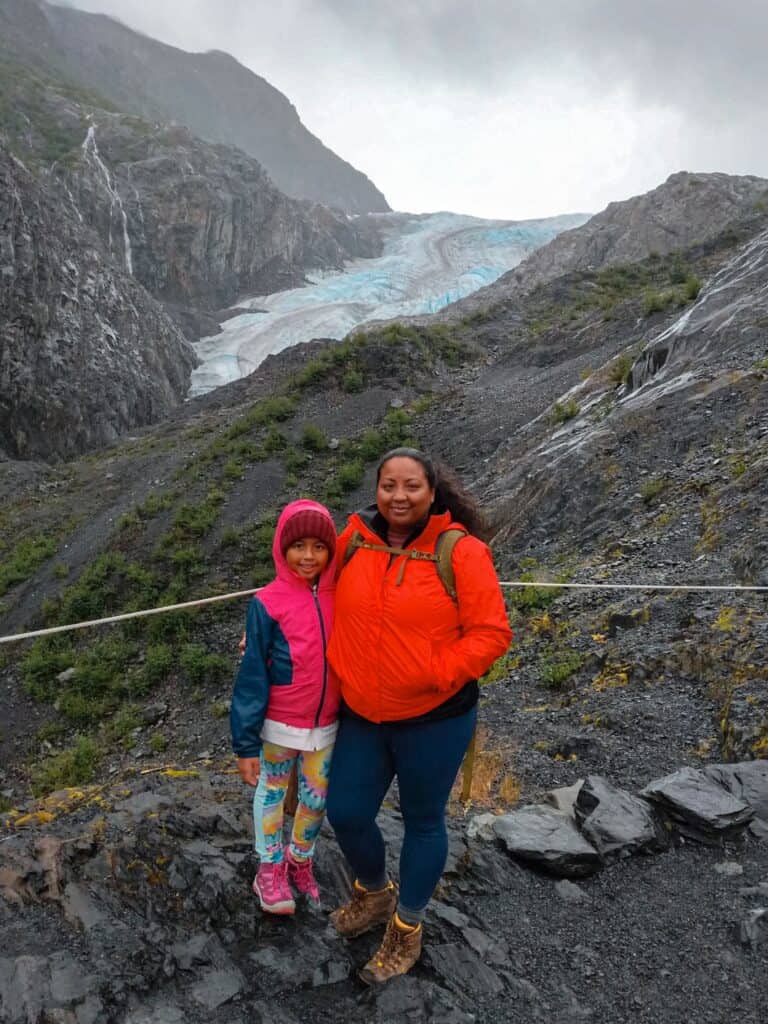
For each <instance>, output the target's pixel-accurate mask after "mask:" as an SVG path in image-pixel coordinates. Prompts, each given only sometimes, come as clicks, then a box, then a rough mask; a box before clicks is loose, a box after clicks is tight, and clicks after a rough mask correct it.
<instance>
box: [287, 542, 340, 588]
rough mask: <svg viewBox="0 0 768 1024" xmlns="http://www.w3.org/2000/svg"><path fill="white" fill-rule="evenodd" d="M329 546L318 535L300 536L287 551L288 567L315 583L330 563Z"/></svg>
mask: <svg viewBox="0 0 768 1024" xmlns="http://www.w3.org/2000/svg"><path fill="white" fill-rule="evenodd" d="M328 554H329V552H328V548H327V547H326V545H325V544H324V543H323V542H322V541H321V540H318V538H317V537H300V538H299V539H298V540H295V541H294V542H293V544H291V545H290V546H289V547H288V548H287V549H286V552H285V560H286V562H287V563H288V568H289V569H291V570H292V571H293V572H295V573H296V575H297V576H301V578H302V579H303V580H306V581H307V582H308V583H314V582H315V580H316V579H317V577H318V576H319V575H320V573H321V572H322V571H323V569H324V568H325V567H326V565H328Z"/></svg>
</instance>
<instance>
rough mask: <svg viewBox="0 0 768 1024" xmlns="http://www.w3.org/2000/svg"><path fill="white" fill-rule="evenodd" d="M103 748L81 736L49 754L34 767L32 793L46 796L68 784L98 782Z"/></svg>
mask: <svg viewBox="0 0 768 1024" xmlns="http://www.w3.org/2000/svg"><path fill="white" fill-rule="evenodd" d="M102 756H103V753H102V750H101V747H100V746H99V744H98V743H97V742H96V740H95V739H92V738H91V737H89V736H78V737H77V738H76V739H75V742H74V743H73V745H72V746H71V747H69V748H68V749H67V750H62V751H61V753H59V754H53V755H52V756H51V757H47V758H46V759H45V760H44V761H42V762H41V763H40V764H38V765H35V766H33V768H32V792H33V793H34V795H35V796H38V797H39V796H45V795H46V793H51V792H53V791H54V790H56V789H64V788H65V787H67V786H84V785H88V783H91V782H94V781H96V778H97V776H98V772H99V768H100V767H101V760H102Z"/></svg>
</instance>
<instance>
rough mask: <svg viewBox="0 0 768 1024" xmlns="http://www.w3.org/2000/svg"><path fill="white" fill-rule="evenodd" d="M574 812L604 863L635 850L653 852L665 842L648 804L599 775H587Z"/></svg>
mask: <svg viewBox="0 0 768 1024" xmlns="http://www.w3.org/2000/svg"><path fill="white" fill-rule="evenodd" d="M574 812H575V815H576V820H577V822H578V823H579V826H580V828H581V832H582V835H583V836H584V837H585V838H586V839H588V840H589V842H590V843H592V845H593V846H594V847H595V849H596V850H597V851H598V853H599V854H600V856H601V857H602V858H603V860H604V861H606V863H607V862H610V861H613V860H619V859H621V858H623V857H630V856H631V855H632V854H634V853H652V852H656V851H657V850H660V849H663V848H664V847H665V846H666V845H667V838H666V836H665V833H664V829H663V827H662V826H661V824H660V822H659V820H658V818H657V817H656V815H655V814H654V812H653V809H652V807H651V805H650V804H649V803H648V802H647V801H646V800H642V799H640V797H636V796H633V795H632V794H631V793H628V792H627V791H626V790H624V789H619V788H618V787H616V786H614V785H612V784H611V783H610V782H608V780H607V779H604V778H603V777H602V776H600V775H588V776H587V778H586V780H585V782H584V785H583V786H582V787H581V789H580V790H579V795H578V797H577V799H576V805H575V807H574Z"/></svg>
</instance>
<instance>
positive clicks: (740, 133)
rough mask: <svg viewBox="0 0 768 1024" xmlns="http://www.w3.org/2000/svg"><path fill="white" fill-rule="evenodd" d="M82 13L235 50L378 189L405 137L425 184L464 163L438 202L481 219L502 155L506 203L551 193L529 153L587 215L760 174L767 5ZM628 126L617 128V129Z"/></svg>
mask: <svg viewBox="0 0 768 1024" xmlns="http://www.w3.org/2000/svg"><path fill="white" fill-rule="evenodd" d="M78 6H82V7H83V8H85V9H88V10H92V11H94V10H98V11H103V12H105V13H110V14H113V15H117V16H119V17H121V18H122V19H123V20H124V21H125V22H126V23H127V24H129V25H132V26H133V27H135V28H138V29H140V30H142V31H144V32H147V33H148V34H150V35H154V36H156V37H157V38H159V39H163V40H164V41H166V42H171V43H174V44H176V45H180V46H183V47H185V48H187V49H202V50H205V49H213V48H217V49H223V50H228V51H229V52H231V53H233V54H234V55H235V56H236V57H238V59H240V60H241V61H243V63H245V64H247V65H248V66H249V67H251V68H252V69H253V70H254V71H256V72H257V73H259V74H262V75H263V76H264V77H266V78H267V79H268V80H269V81H271V82H272V83H273V84H274V85H276V86H277V87H278V88H280V89H282V90H283V91H284V92H286V94H287V95H288V96H289V97H290V99H291V100H292V101H293V102H294V103H295V104H296V106H297V107H298V109H299V112H300V114H301V115H302V117H303V118H304V120H305V122H306V123H307V125H308V126H309V127H310V128H311V129H312V130H313V131H316V132H317V133H318V134H319V135H320V136H321V137H322V138H323V139H324V141H326V142H327V143H328V144H329V145H331V146H332V147H333V148H335V149H336V150H337V152H340V153H341V155H343V156H344V157H345V158H347V159H349V160H351V161H352V162H355V163H357V164H358V166H361V167H362V169H363V170H365V171H366V172H367V173H369V174H370V175H371V176H372V177H373V178H374V180H376V182H377V184H379V185H380V187H382V188H383V189H384V190H385V192H387V191H388V190H390V191H393V190H394V191H396V192H397V191H400V190H401V189H403V188H405V181H406V175H405V173H404V171H403V167H402V164H403V158H404V156H406V157H407V154H404V152H403V150H404V147H409V148H410V150H409V151H410V155H411V159H412V162H413V164H414V176H415V175H418V174H421V175H422V176H423V174H424V170H425V169H428V172H429V173H430V174H431V175H432V176H433V179H434V188H433V189H432V190H431V192H430V194H434V195H435V196H438V195H440V196H441V197H442V196H443V195H446V194H450V180H449V179H450V176H451V175H453V176H454V178H455V176H456V175H457V174H458V173H459V171H460V170H461V171H462V173H463V177H464V180H463V184H462V186H461V188H462V189H463V190H464V191H463V192H462V191H458V192H457V193H456V195H457V198H456V200H455V201H454V202H453V203H450V202H449V205H453V207H454V208H464V209H466V210H467V211H468V212H480V206H479V203H480V200H481V199H482V204H483V206H482V208H483V212H490V210H489V208H488V205H490V203H491V202H492V198H491V197H492V194H493V193H494V191H498V192H499V194H500V190H501V189H502V188H503V176H502V173H501V171H500V170H499V166H498V165H502V166H508V167H509V173H508V175H507V178H508V186H507V187H508V190H509V196H514V197H515V198H516V199H517V198H518V197H519V196H520V195H521V194H522V192H521V190H527V191H528V193H529V195H528V197H527V198H526V200H525V201H524V202H522V203H521V204H518V205H517V206H513V208H514V209H520V208H523V209H525V210H526V212H547V207H543V206H542V205H541V204H542V202H544V201H545V200H546V196H552V182H551V180H550V181H548V185H547V189H548V191H547V192H546V193H544V191H543V185H542V190H541V192H540V194H539V195H538V196H537V195H536V181H537V178H538V177H541V175H540V174H538V173H537V172H536V171H532V170H531V169H530V167H528V168H523V167H521V165H520V161H521V147H522V146H523V145H524V146H525V158H526V160H527V161H528V162H529V163H530V161H531V160H536V159H541V160H547V161H550V162H551V161H552V160H555V161H558V162H559V163H560V164H561V166H562V168H563V174H564V179H567V180H564V183H563V188H562V189H561V190H560V191H559V193H558V195H556V196H554V197H553V198H552V202H554V203H555V204H556V205H555V209H557V210H561V209H565V208H571V209H573V208H579V209H589V208H592V209H595V208H597V206H598V205H601V204H603V205H604V203H605V202H607V201H608V200H609V199H614V198H623V197H624V196H625V195H628V194H630V193H631V192H633V191H639V190H644V189H646V188H648V187H651V186H652V185H653V184H657V183H658V180H659V177H663V176H666V174H668V173H671V172H672V171H675V170H679V169H681V168H683V167H686V168H688V169H691V170H696V169H698V170H727V171H731V172H734V173H755V174H761V173H762V174H768V132H766V130H765V128H766V125H765V115H764V110H765V92H766V79H767V77H768V76H767V75H766V71H765V65H766V60H765V53H764V49H765V40H766V39H767V38H768V3H766V2H765V0H740V2H739V3H738V4H723V3H722V0H717V2H715V0H392V2H391V3H386V4H385V3H383V2H382V0H377V2H375V3H374V2H371V0H282V2H281V3H280V4H275V3H274V2H272V0H270V2H269V3H267V2H266V0H257V2H253V0H166V2H162V3H157V2H156V0H80V2H79V3H78ZM473 111H474V113H473ZM505 111H506V116H505ZM526 111H530V118H529V120H530V122H531V123H527V122H526ZM600 118H603V119H604V120H605V129H604V132H603V133H602V135H601V134H600V131H599V129H598V128H596V127H595V122H596V121H599V120H600ZM622 118H623V119H624V121H625V123H626V126H627V130H626V132H624V133H621V132H617V125H619V124H621V120H622ZM534 122H535V123H534ZM452 132H453V133H455V138H454V139H453V140H452V141H453V142H454V145H455V146H459V147H462V149H463V151H464V154H465V155H466V158H467V159H472V160H473V161H475V163H476V166H477V171H476V173H475V174H474V179H476V181H477V182H478V184H476V185H471V183H470V182H469V177H470V176H469V175H468V174H467V173H466V171H465V170H463V169H462V168H460V167H459V162H458V161H454V158H453V155H452V153H451V148H450V145H449V144H448V143H447V142H446V139H445V134H446V133H449V134H450V133H452ZM553 134H555V135H557V136H558V138H559V139H560V140H561V141H560V142H559V146H560V148H559V149H557V147H556V146H554V144H553V142H552V135H553ZM418 147H421V148H422V149H423V150H424V152H420V153H418V154H417V153H416V148H418ZM428 150H431V152H432V153H434V156H433V157H432V158H431V160H430V158H429V154H428V152H427V151H428ZM586 150H588V152H586ZM465 162H466V161H465ZM454 164H455V165H454ZM526 173H527V177H526ZM492 174H495V175H496V179H497V180H496V183H495V185H491V183H490V176H491V175H492ZM455 180H458V179H457V178H455ZM483 180H485V181H487V182H488V184H487V187H486V188H485V190H484V189H483V186H482V185H481V184H479V182H481V181H483ZM443 186H445V187H443ZM457 187H458V186H457ZM484 191H485V192H486V193H487V195H485V196H483V192H484ZM401 194H402V192H401ZM463 196H466V197H467V198H462V197H463ZM509 196H508V197H507V199H506V201H497V202H496V206H495V209H496V211H497V212H498V213H499V215H502V214H504V213H505V211H507V210H509V209H510V205H511V200H510V199H509ZM473 197H476V198H473ZM394 201H395V203H398V202H399V203H400V204H401V205H406V206H410V207H411V208H414V204H415V203H417V202H423V201H424V200H423V199H421V198H420V197H417V195H416V193H414V198H412V199H410V200H409V199H408V198H402V199H399V198H398V195H397V194H396V195H395V196H394ZM436 201H437V200H436ZM441 201H442V200H441ZM486 201H487V204H488V205H486ZM467 203H470V204H471V203H474V204H475V205H474V206H468V205H467ZM462 204H464V205H463V206H462ZM563 204H567V205H565V206H564V205H563ZM549 210H550V211H551V210H552V207H549Z"/></svg>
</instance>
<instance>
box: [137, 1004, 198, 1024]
mask: <svg viewBox="0 0 768 1024" xmlns="http://www.w3.org/2000/svg"><path fill="white" fill-rule="evenodd" d="M186 1021H187V1015H186V1013H185V1011H184V1010H182V1008H181V1007H180V1006H179V1005H178V1004H177V1003H172V1002H165V1001H162V1002H158V1003H157V1004H155V1005H154V1006H152V1007H151V1008H150V1007H147V1006H142V1007H141V1008H139V1009H136V1010H134V1011H132V1012H131V1013H129V1014H128V1015H127V1016H126V1017H125V1019H124V1021H123V1024H186Z"/></svg>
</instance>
